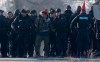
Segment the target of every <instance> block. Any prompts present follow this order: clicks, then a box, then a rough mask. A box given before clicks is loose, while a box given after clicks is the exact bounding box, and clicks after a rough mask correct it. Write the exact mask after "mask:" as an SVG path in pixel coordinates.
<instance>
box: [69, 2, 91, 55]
mask: <svg viewBox="0 0 100 62" xmlns="http://www.w3.org/2000/svg"><path fill="white" fill-rule="evenodd" d="M77 24H78V26H77ZM70 26H71V28H73V27H76V28H77V29H78V33H77V37H76V42H77V57H87V55H88V50H89V42H90V39H89V30H91V28H92V23H91V19H90V17H89V15H88V14H86V6H85V2H84V3H83V5H82V10H81V13H80V15H78V16H77V17H75V18H74V19H73V20H72V22H71V25H70Z"/></svg>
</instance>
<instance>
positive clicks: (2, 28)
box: [0, 10, 8, 57]
mask: <svg viewBox="0 0 100 62" xmlns="http://www.w3.org/2000/svg"><path fill="white" fill-rule="evenodd" d="M3 12H4V11H3V10H0V43H1V55H2V57H7V40H8V36H7V33H8V25H7V21H6V18H5V16H3Z"/></svg>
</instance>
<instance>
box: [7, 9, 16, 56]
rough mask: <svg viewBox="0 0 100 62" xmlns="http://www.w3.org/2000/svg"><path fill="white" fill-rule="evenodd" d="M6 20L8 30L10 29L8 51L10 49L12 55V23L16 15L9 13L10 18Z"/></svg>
mask: <svg viewBox="0 0 100 62" xmlns="http://www.w3.org/2000/svg"><path fill="white" fill-rule="evenodd" d="M6 20H7V25H8V28H9V30H8V49H9V53H10V54H11V52H12V47H11V46H12V41H11V39H12V36H11V34H12V33H11V32H12V28H11V23H12V22H13V21H14V15H13V13H12V12H11V11H9V12H8V16H7V18H6ZM11 55H12V54H11Z"/></svg>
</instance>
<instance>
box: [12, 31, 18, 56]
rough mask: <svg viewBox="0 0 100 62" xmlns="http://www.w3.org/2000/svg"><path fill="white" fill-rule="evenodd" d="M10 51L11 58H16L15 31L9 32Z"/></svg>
mask: <svg viewBox="0 0 100 62" xmlns="http://www.w3.org/2000/svg"><path fill="white" fill-rule="evenodd" d="M10 44H11V51H10V54H11V56H12V57H16V56H17V46H18V43H17V33H16V32H15V31H13V30H12V31H11V43H10Z"/></svg>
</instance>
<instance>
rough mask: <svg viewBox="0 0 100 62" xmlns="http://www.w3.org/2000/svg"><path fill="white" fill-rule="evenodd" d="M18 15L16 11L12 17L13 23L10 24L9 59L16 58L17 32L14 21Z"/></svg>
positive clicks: (18, 12)
mask: <svg viewBox="0 0 100 62" xmlns="http://www.w3.org/2000/svg"><path fill="white" fill-rule="evenodd" d="M19 15H20V11H19V10H18V9H17V10H16V11H15V13H14V16H13V22H12V23H11V29H12V30H11V57H17V48H18V43H17V36H18V33H17V30H16V29H15V25H14V20H15V19H16V18H17V17H18V16H19Z"/></svg>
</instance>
